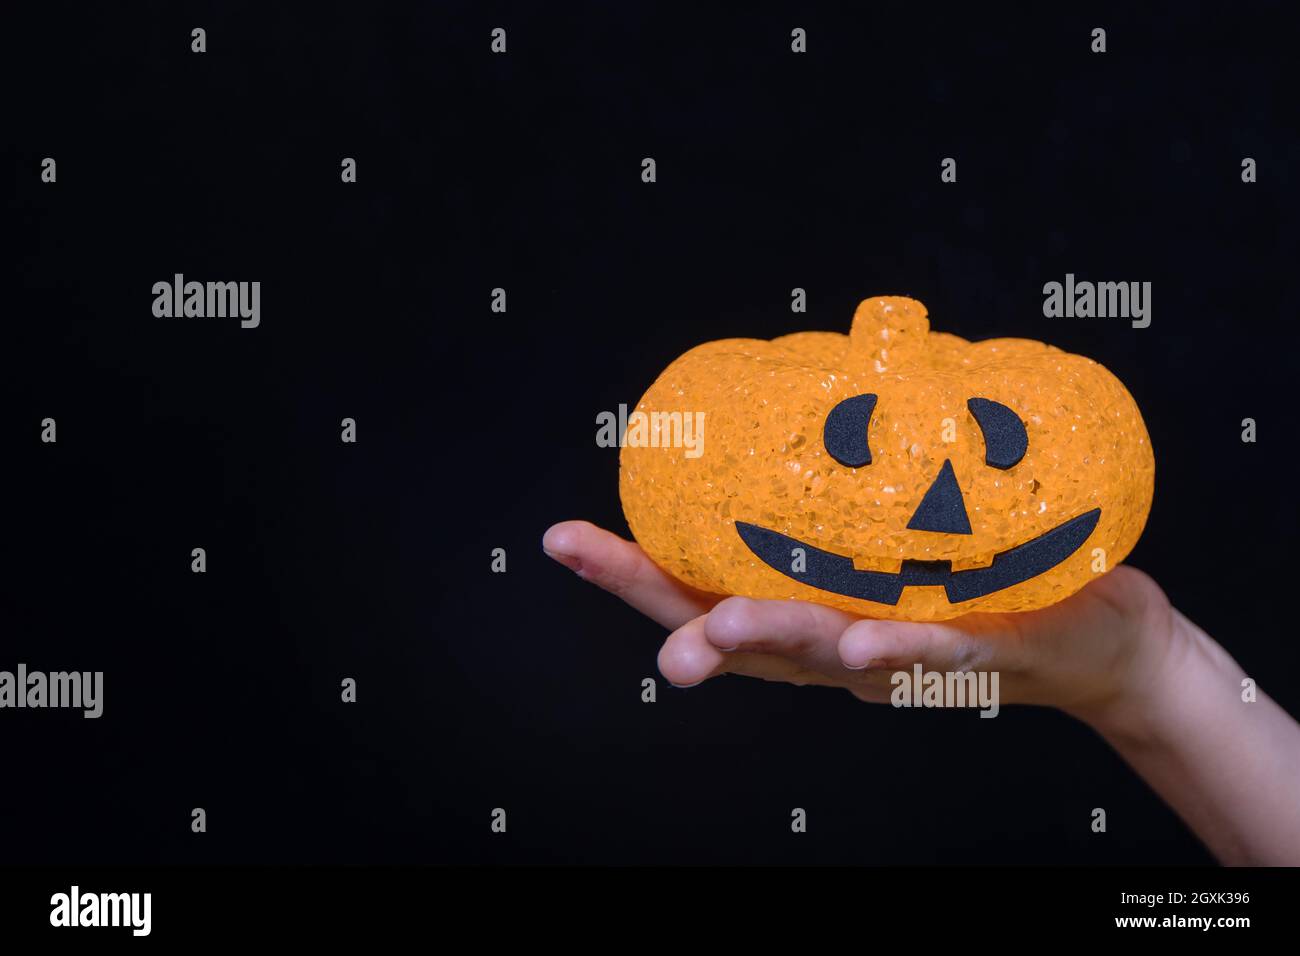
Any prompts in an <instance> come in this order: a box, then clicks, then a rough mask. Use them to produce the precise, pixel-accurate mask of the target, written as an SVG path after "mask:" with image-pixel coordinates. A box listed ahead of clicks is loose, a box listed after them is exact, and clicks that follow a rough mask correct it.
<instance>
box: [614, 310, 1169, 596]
mask: <svg viewBox="0 0 1300 956" xmlns="http://www.w3.org/2000/svg"><path fill="white" fill-rule="evenodd" d="M638 413H639V415H638ZM699 413H703V415H702V418H701V417H700V415H699ZM642 416H643V417H642ZM683 420H685V421H686V423H687V425H688V426H689V424H690V423H691V422H692V421H698V422H699V423H700V424H701V425H702V430H701V431H700V433H699V434H698V435H696V436H694V438H695V439H696V440H697V441H698V445H695V444H692V445H690V446H688V447H682V442H680V441H673V434H672V429H673V428H674V427H679V426H680V423H681V422H682V421H683ZM630 424H631V425H632V426H633V427H632V428H629V431H628V434H627V436H626V438H625V441H624V445H623V448H622V451H621V453H620V469H619V484H620V492H621V496H622V500H623V510H624V513H625V514H626V516H627V521H628V525H629V526H630V527H631V529H632V533H633V534H634V535H635V536H636V539H637V541H638V542H639V543H640V544H641V546H642V548H644V549H645V551H646V552H647V553H648V554H649V555H650V557H651V558H653V559H654V560H655V562H657V563H658V564H659V565H660V566H661V567H662V568H664V569H665V570H667V571H668V572H669V573H670V574H672V575H674V576H675V577H677V578H678V579H680V580H681V581H684V582H685V583H687V584H689V585H692V586H694V587H697V588H700V589H702V590H705V591H711V592H716V593H718V594H741V595H747V596H750V597H762V598H798V599H802V600H806V601H816V602H819V603H822V604H828V605H831V606H833V607H838V608H842V609H844V610H846V611H851V612H854V613H857V614H861V615H864V616H868V617H878V618H894V619H901V620H917V621H924V620H942V619H944V618H950V617H955V616H958V615H961V614H965V613H968V612H971V611H1026V610H1032V609H1034V608H1040V607H1044V606H1046V605H1048V604H1051V603H1053V602H1055V601H1059V600H1061V599H1062V598H1064V597H1067V596H1068V595H1070V594H1073V593H1074V592H1075V591H1077V590H1078V589H1079V588H1081V587H1083V586H1084V585H1085V584H1087V583H1088V581H1090V580H1092V579H1093V578H1094V577H1096V576H1097V575H1098V574H1100V573H1103V572H1104V571H1105V570H1107V569H1108V568H1110V567H1113V566H1114V565H1115V564H1117V563H1119V562H1120V561H1122V560H1123V559H1124V557H1125V556H1126V555H1127V554H1128V553H1129V551H1130V550H1132V548H1133V546H1134V544H1136V543H1137V540H1138V537H1139V536H1140V535H1141V533H1142V528H1143V526H1144V525H1145V523H1146V519H1147V514H1148V512H1149V511H1150V507H1151V496H1152V490H1153V483H1154V473H1155V460H1154V457H1153V455H1152V452H1151V441H1150V438H1149V437H1148V435H1147V430H1146V426H1145V424H1144V423H1143V421H1142V416H1141V414H1140V413H1139V412H1138V408H1137V405H1136V404H1135V403H1134V401H1133V399H1132V397H1131V396H1130V395H1129V393H1128V392H1127V391H1126V390H1125V388H1124V386H1123V385H1122V384H1120V382H1119V380H1118V379H1116V378H1115V377H1114V376H1113V375H1111V374H1110V373H1109V372H1108V371H1106V369H1105V368H1103V367H1102V366H1101V365H1099V364H1097V363H1096V362H1094V361H1092V360H1091V359H1087V358H1083V357H1082V356H1078V355H1070V354H1068V353H1065V352H1062V351H1060V350H1059V349H1055V348H1052V347H1051V346H1048V345H1045V344H1043V343H1041V342H1034V341H1029V340H1026V339H991V340H988V341H984V342H976V343H971V342H967V341H966V340H964V339H961V338H958V337H957V336H955V335H948V334H945V333H941V332H931V331H930V330H929V321H928V319H927V316H926V310H925V307H924V306H923V305H921V303H919V302H917V301H915V300H912V299H907V298H902V297H882V298H874V299H868V300H865V301H864V302H862V303H861V304H860V305H859V306H858V309H857V312H856V313H855V315H854V317H853V326H852V330H851V332H850V334H849V335H841V334H838V333H833V332H800V333H796V334H793V335H786V336H783V337H781V338H777V339H774V340H772V341H770V342H769V341H761V340H756V339H726V340H722V341H717V342H709V343H707V344H704V345H701V346H699V347H697V348H694V349H692V350H691V351H689V352H687V353H686V354H685V355H683V356H682V357H681V358H679V359H677V361H675V362H673V363H672V365H670V366H669V367H668V369H667V370H666V371H664V373H663V374H662V375H660V376H659V378H658V380H657V381H656V382H655V383H654V384H653V385H652V386H651V387H650V390H649V391H647V392H646V394H645V396H644V397H643V398H642V399H641V402H640V403H639V404H638V406H637V408H636V411H635V412H634V413H633V415H632V416H631V419H630ZM634 429H635V430H636V431H637V434H633V431H634ZM647 436H649V439H648V440H647ZM688 437H691V436H689V435H688Z"/></svg>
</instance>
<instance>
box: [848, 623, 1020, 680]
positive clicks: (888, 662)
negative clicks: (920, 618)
mask: <svg viewBox="0 0 1300 956" xmlns="http://www.w3.org/2000/svg"><path fill="white" fill-rule="evenodd" d="M974 617H975V616H974V615H972V616H971V618H958V619H957V620H956V621H955V622H950V621H933V622H925V623H915V622H909V621H858V622H857V623H855V624H851V625H850V626H849V627H848V628H846V629H845V631H844V633H843V634H842V635H841V636H840V639H839V647H838V653H839V658H840V660H841V661H842V662H843V665H844V666H845V667H848V668H850V669H852V670H863V669H865V668H868V667H873V668H874V667H881V668H898V667H906V666H909V665H911V664H913V663H916V662H920V663H923V664H926V665H928V666H929V667H931V668H933V669H935V670H943V671H953V672H956V671H967V670H979V669H981V668H988V667H989V666H990V665H991V664H993V663H994V660H995V658H996V656H997V653H998V640H997V634H996V632H995V630H994V629H992V628H990V627H989V626H987V625H984V624H981V623H979V622H977V621H975V620H973V618H974Z"/></svg>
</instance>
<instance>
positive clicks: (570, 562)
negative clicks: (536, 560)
mask: <svg viewBox="0 0 1300 956" xmlns="http://www.w3.org/2000/svg"><path fill="white" fill-rule="evenodd" d="M542 551H543V552H544V553H545V555H546V556H547V557H548V558H550V559H551V560H552V561H558V562H560V564H562V565H564V566H565V567H566V568H568V569H569V570H570V571H581V570H582V559H580V558H578V557H576V556H575V555H572V554H560V553H559V552H558V551H547V550H546V549H545V548H543V549H542Z"/></svg>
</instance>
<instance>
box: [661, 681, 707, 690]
mask: <svg viewBox="0 0 1300 956" xmlns="http://www.w3.org/2000/svg"><path fill="white" fill-rule="evenodd" d="M668 683H670V684H672V681H669V682H668ZM703 683H704V681H702V680H697V681H696V682H695V683H694V684H673V686H674V687H676V688H677V689H678V690H689V689H690V688H692V687H699V686H700V685H701V684H703Z"/></svg>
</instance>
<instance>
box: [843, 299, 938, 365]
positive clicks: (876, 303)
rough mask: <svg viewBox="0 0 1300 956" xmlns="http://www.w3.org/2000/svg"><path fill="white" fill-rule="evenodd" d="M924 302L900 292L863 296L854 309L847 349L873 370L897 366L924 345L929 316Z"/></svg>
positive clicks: (905, 362) (905, 363)
mask: <svg viewBox="0 0 1300 956" xmlns="http://www.w3.org/2000/svg"><path fill="white" fill-rule="evenodd" d="M927 315H928V313H927V312H926V311H925V306H924V305H922V304H921V303H920V302H918V301H916V300H915V299H909V298H907V297H906V296H901V295H884V296H877V297H876V298H874V299H863V300H862V301H861V302H859V303H858V308H857V311H855V312H854V313H853V328H852V329H851V330H850V332H849V352H850V353H851V355H852V358H853V361H854V363H855V364H859V365H860V364H863V363H865V364H866V366H867V368H868V369H869V370H870V371H873V372H887V371H891V370H897V369H899V368H901V367H902V366H904V365H907V364H909V363H910V362H911V361H912V359H913V358H915V357H916V356H917V355H919V354H920V353H921V352H922V351H923V350H924V349H925V337H926V335H927V334H928V333H929V331H930V320H929V318H927Z"/></svg>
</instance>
